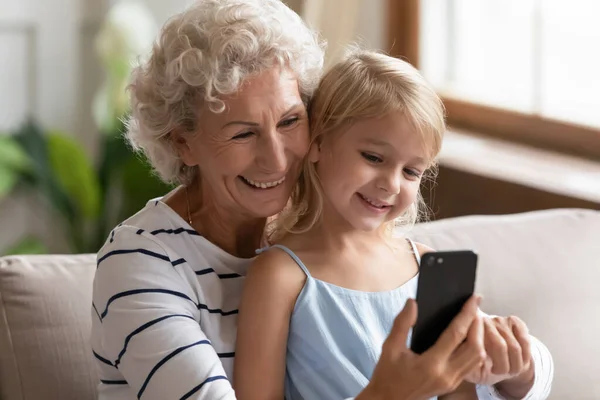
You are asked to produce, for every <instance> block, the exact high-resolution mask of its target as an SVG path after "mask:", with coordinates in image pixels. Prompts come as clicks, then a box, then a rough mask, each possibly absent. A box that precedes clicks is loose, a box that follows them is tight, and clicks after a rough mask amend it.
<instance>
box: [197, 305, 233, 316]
mask: <svg viewBox="0 0 600 400" xmlns="http://www.w3.org/2000/svg"><path fill="white" fill-rule="evenodd" d="M198 310H206V311H208V312H209V313H211V314H221V315H222V316H224V317H226V316H228V315H233V314H237V313H238V312H239V310H231V311H223V310H221V309H220V308H208V306H207V305H206V304H198Z"/></svg>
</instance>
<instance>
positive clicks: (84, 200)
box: [47, 132, 100, 218]
mask: <svg viewBox="0 0 600 400" xmlns="http://www.w3.org/2000/svg"><path fill="white" fill-rule="evenodd" d="M47 140H48V158H49V162H50V167H51V168H52V171H53V172H54V174H55V176H56V180H57V181H58V183H59V185H60V186H61V187H62V189H63V190H64V191H65V193H67V195H68V196H69V197H70V198H71V199H73V201H74V203H75V205H76V207H77V208H78V210H79V212H80V213H81V215H82V216H83V217H86V218H94V217H96V216H97V215H98V213H99V211H100V185H99V183H98V177H97V176H96V173H95V171H94V168H93V166H92V163H91V161H90V159H89V158H88V157H87V155H86V154H85V151H84V149H83V147H82V146H81V145H80V144H79V143H77V142H76V141H75V140H74V139H72V138H70V137H68V136H65V135H63V134H61V133H59V132H48V135H47Z"/></svg>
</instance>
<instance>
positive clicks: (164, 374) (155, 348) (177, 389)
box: [92, 201, 251, 400]
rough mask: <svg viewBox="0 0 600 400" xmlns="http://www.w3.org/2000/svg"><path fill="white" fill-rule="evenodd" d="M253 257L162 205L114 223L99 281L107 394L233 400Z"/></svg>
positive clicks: (99, 344)
mask: <svg viewBox="0 0 600 400" xmlns="http://www.w3.org/2000/svg"><path fill="white" fill-rule="evenodd" d="M250 261H251V260H249V259H240V258H236V257H233V256H232V255H230V254H228V253H226V252H224V251H223V250H221V249H219V248H218V247H216V246H215V245H213V244H212V243H210V242H208V241H207V240H206V239H205V238H203V237H201V236H199V235H198V234H197V233H196V232H195V231H194V230H193V229H191V227H190V226H189V225H187V224H185V222H184V221H183V220H182V219H181V218H180V217H179V216H178V215H177V214H176V213H175V212H174V211H173V210H172V209H171V208H169V207H168V206H167V205H165V204H164V203H162V202H159V201H153V202H150V203H148V204H147V205H146V207H145V208H144V209H142V210H141V211H140V212H139V213H137V214H136V215H134V216H133V217H131V218H130V219H128V220H127V221H125V222H124V223H123V224H121V225H120V226H118V227H117V228H115V229H114V231H113V232H112V233H111V234H110V236H109V238H108V240H107V242H106V243H105V245H104V246H103V248H102V249H101V250H100V252H99V253H98V259H97V270H96V276H95V279H94V293H93V307H92V308H93V310H92V348H93V351H94V355H95V358H96V360H97V364H98V366H99V371H100V379H101V383H100V386H99V389H98V391H99V400H108V399H110V400H131V399H136V398H139V399H144V400H155V399H156V400H159V399H160V400H170V399H210V400H215V399H235V394H234V392H233V389H232V387H231V384H230V381H229V379H231V377H232V371H233V357H234V347H235V337H236V327H237V312H238V309H237V308H238V304H239V299H240V296H241V288H242V282H243V279H244V278H243V275H245V271H246V269H247V267H248V264H249V263H250ZM228 378H229V379H228Z"/></svg>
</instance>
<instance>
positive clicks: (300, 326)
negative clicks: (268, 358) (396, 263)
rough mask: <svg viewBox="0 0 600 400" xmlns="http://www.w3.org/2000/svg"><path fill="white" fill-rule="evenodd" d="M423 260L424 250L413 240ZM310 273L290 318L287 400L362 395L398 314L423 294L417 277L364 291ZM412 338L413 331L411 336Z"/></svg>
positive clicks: (338, 399)
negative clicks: (380, 289) (387, 287)
mask: <svg viewBox="0 0 600 400" xmlns="http://www.w3.org/2000/svg"><path fill="white" fill-rule="evenodd" d="M409 242H410V244H411V246H412V249H413V252H414V254H415V258H416V260H417V263H420V256H419V252H418V251H417V249H416V246H415V244H414V243H413V242H412V241H410V240H409ZM271 247H276V248H279V249H281V250H283V251H285V252H286V253H288V254H289V255H290V257H292V258H293V259H294V261H295V262H296V263H297V264H298V266H299V267H300V268H301V269H302V271H304V273H305V274H306V283H305V284H304V288H303V289H302V291H301V292H300V295H299V296H298V299H297V301H296V305H295V307H294V311H293V313H292V318H291V321H290V329H289V338H288V344H287V358H286V366H287V371H286V382H285V398H286V400H342V399H347V398H350V397H354V396H356V395H358V394H359V393H360V392H361V391H362V390H363V389H364V388H365V386H367V384H368V383H369V380H370V379H371V375H372V373H373V370H374V368H375V365H376V364H377V361H378V360H379V356H380V354H381V347H382V345H383V342H384V341H385V339H386V338H387V336H388V334H389V333H390V331H391V329H392V325H393V323H394V319H395V318H396V316H397V315H398V313H399V312H400V311H401V310H402V309H403V308H404V305H405V303H406V301H407V299H409V298H415V297H416V293H417V279H418V278H417V276H418V275H417V276H414V277H413V278H412V279H410V280H409V281H408V282H406V283H405V284H404V285H402V286H400V287H399V288H397V289H393V290H390V291H386V292H362V291H358V290H351V289H346V288H343V287H340V286H336V285H333V284H331V283H327V282H324V281H321V280H318V279H315V278H313V277H312V276H311V275H310V273H309V271H308V269H307V268H306V266H305V265H304V264H303V263H302V261H301V260H300V259H299V258H298V257H297V256H296V254H294V252H292V251H291V250H290V249H288V248H287V247H285V246H282V245H273V246H271ZM408 340H409V341H410V336H409V339H408Z"/></svg>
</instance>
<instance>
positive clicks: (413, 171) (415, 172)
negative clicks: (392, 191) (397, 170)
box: [404, 168, 421, 178]
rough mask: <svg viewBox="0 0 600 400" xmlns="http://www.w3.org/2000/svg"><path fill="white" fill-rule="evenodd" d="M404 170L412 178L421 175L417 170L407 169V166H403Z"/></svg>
mask: <svg viewBox="0 0 600 400" xmlns="http://www.w3.org/2000/svg"><path fill="white" fill-rule="evenodd" d="M404 172H405V173H406V174H408V175H410V176H412V177H414V178H420V177H421V173H420V172H419V171H416V170H414V169H409V168H405V169H404Z"/></svg>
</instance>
